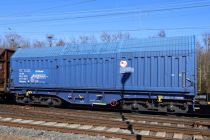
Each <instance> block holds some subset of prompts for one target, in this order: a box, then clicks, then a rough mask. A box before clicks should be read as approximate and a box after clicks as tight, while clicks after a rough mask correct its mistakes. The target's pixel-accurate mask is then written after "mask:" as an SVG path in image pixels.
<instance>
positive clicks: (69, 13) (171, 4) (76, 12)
mask: <svg viewBox="0 0 210 140" xmlns="http://www.w3.org/2000/svg"><path fill="white" fill-rule="evenodd" d="M92 1H96V0H87V1H82V2H81V3H80V2H79V3H76V4H82V3H86V2H92ZM203 1H204V2H205V1H206V0H200V1H187V3H183V2H182V5H184V4H186V5H187V6H191V5H192V4H196V5H198V4H206V3H201V2H203ZM207 4H208V3H207ZM73 5H74V4H73ZM161 6H163V5H161ZM171 6H180V5H178V4H177V3H175V2H173V3H169V4H168V5H166V6H165V7H171ZM57 7H61V6H57ZM51 8H53V7H51ZM47 9H50V8H45V9H40V10H37V12H41V11H42V10H47ZM126 9H130V10H131V9H134V10H135V9H142V8H140V7H128V6H126V7H121V8H111V9H100V10H99V9H97V10H88V11H87V10H85V11H74V12H62V13H57V12H56V13H46V12H45V13H44V14H43V13H42V14H41V15H35V16H38V17H42V16H43V17H45V18H46V17H49V16H62V15H75V14H91V13H104V12H120V11H126ZM144 10H149V9H143V11H144ZM31 12H32V13H33V11H31ZM32 13H30V12H29V13H28V12H27V13H23V15H21V14H18V15H11V16H1V19H2V18H3V19H5V18H27V17H33V15H31V14H32Z"/></svg>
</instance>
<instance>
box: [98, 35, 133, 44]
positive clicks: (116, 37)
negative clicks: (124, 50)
mask: <svg viewBox="0 0 210 140" xmlns="http://www.w3.org/2000/svg"><path fill="white" fill-rule="evenodd" d="M129 39H131V36H130V34H129V33H122V32H118V33H114V34H111V33H107V32H103V33H102V34H101V41H102V42H106V43H110V42H116V41H121V40H129Z"/></svg>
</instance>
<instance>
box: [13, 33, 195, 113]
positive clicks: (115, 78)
mask: <svg viewBox="0 0 210 140" xmlns="http://www.w3.org/2000/svg"><path fill="white" fill-rule="evenodd" d="M195 54H196V52H195V38H194V37H172V38H151V39H136V40H128V41H122V42H116V43H109V44H106V43H105V44H88V45H75V46H65V47H49V48H33V49H18V50H17V51H16V53H15V54H14V55H13V57H12V61H11V63H12V65H11V79H10V80H11V81H12V83H11V89H12V91H13V93H18V94H19V96H18V99H17V100H18V101H19V102H25V101H27V102H28V101H31V102H33V101H36V102H42V103H44V102H48V103H49V102H51V101H52V100H53V99H55V101H54V102H58V103H60V101H58V98H59V99H63V100H65V101H67V102H70V103H73V104H101V105H113V106H115V105H116V104H117V103H118V102H119V101H120V100H123V101H124V103H125V104H124V105H125V106H126V107H128V108H129V107H134V108H138V109H143V110H145V109H148V108H150V107H152V108H153V109H161V110H168V109H169V110H172V111H174V110H178V111H186V110H188V104H191V102H192V100H193V98H194V97H195V95H196V60H195V59H196V55H195ZM126 73H130V75H131V76H130V77H128V81H127V82H126V83H125V86H124V91H122V83H121V81H122V77H123V76H124V74H126ZM21 95H22V96H21ZM27 96H30V98H28V97H27ZM46 96H50V97H49V98H48V97H46ZM175 101H178V103H177V104H174V102H175ZM51 103H52V102H51Z"/></svg>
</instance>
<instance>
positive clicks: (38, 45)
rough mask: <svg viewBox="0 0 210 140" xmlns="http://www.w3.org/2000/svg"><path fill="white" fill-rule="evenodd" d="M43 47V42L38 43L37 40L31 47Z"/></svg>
mask: <svg viewBox="0 0 210 140" xmlns="http://www.w3.org/2000/svg"><path fill="white" fill-rule="evenodd" d="M44 46H45V42H43V41H38V40H37V41H35V42H33V44H32V47H34V48H42V47H44Z"/></svg>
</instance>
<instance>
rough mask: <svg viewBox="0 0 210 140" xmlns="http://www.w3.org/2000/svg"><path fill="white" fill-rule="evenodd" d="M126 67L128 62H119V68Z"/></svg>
mask: <svg viewBox="0 0 210 140" xmlns="http://www.w3.org/2000/svg"><path fill="white" fill-rule="evenodd" d="M127 65H128V62H127V61H126V60H121V61H120V67H121V68H125V67H127Z"/></svg>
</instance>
